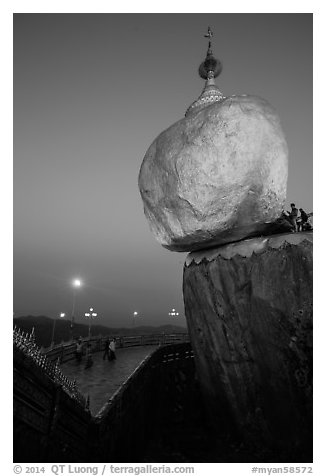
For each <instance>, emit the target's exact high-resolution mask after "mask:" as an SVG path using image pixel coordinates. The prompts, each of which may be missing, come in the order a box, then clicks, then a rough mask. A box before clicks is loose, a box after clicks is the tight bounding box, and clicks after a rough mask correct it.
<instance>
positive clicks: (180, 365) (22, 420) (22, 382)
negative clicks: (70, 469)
mask: <svg viewBox="0 0 326 476" xmlns="http://www.w3.org/2000/svg"><path fill="white" fill-rule="evenodd" d="M56 380H57V374H54V375H53V376H52V374H51V372H47V373H46V372H45V368H43V367H41V366H40V365H38V364H37V363H36V362H35V361H34V360H33V359H32V358H31V357H29V356H27V355H26V354H24V352H23V351H22V350H21V349H18V348H17V347H14V392H13V397H14V425H13V426H14V445H13V446H14V462H15V463H19V462H25V463H26V462H33V463H38V462H132V461H135V462H139V461H143V458H144V457H145V455H146V458H147V461H148V460H149V461H153V459H151V458H152V457H153V454H154V453H155V454H156V453H157V451H159V452H160V460H162V459H161V457H162V456H163V457H166V458H167V459H166V460H165V461H170V458H171V453H170V449H169V448H168V449H165V447H164V445H163V447H162V443H161V442H160V441H158V440H159V439H160V437H161V434H162V431H161V429H162V428H164V427H165V425H166V423H167V421H168V422H169V424H170V425H172V426H173V423H174V422H175V421H177V422H180V421H181V420H182V419H184V418H185V419H187V418H188V416H189V415H190V416H191V417H192V416H193V414H194V413H195V412H198V411H199V413H200V415H202V411H201V410H202V405H201V403H200V398H199V397H198V393H199V392H198V385H196V380H195V366H194V358H193V352H192V350H191V347H190V344H189V343H184V344H174V345H167V346H162V347H159V348H158V349H157V350H156V351H154V352H153V354H151V355H149V356H148V357H147V358H146V359H145V360H144V361H143V362H142V363H141V364H140V365H139V367H138V368H137V369H136V370H135V371H134V372H133V374H132V375H131V376H130V377H129V379H128V380H127V381H126V382H125V384H124V385H123V386H122V387H121V388H120V389H119V391H118V392H117V393H116V394H115V395H114V396H113V397H112V398H111V399H110V400H109V401H108V402H107V403H106V404H105V405H104V406H103V408H102V410H101V412H100V413H99V414H98V415H97V416H96V417H92V416H91V415H90V413H89V412H88V411H87V410H85V405H83V404H82V402H80V401H77V400H76V398H72V397H71V396H70V395H69V394H68V393H67V392H66V391H64V389H63V387H62V386H61V385H59V384H58V383H57V381H56ZM198 400H199V404H198ZM193 409H195V412H194V411H193ZM174 428H175V427H174ZM182 433H183V432H182ZM155 435H156V440H157V441H158V442H157V444H154V447H153V448H151V447H150V448H149V449H148V447H149V446H151V443H152V439H153V436H154V437H155ZM157 435H158V436H157ZM168 436H169V438H168V440H169V442H170V440H171V437H170V435H168ZM176 444H177V446H178V447H180V444H179V443H178V442H177V443H176ZM190 454H191V452H190ZM211 457H214V455H213V456H211ZM154 461H155V460H154Z"/></svg>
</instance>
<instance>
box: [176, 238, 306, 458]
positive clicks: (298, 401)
mask: <svg viewBox="0 0 326 476" xmlns="http://www.w3.org/2000/svg"><path fill="white" fill-rule="evenodd" d="M183 288H184V302H185V311H186V317H187V321H188V329H189V333H190V339H191V343H192V347H193V350H194V353H195V359H196V366H197V371H198V376H199V378H200V381H201V388H202V390H203V393H204V395H205V398H206V402H207V406H208V409H209V410H210V412H211V417H212V419H214V420H215V422H216V425H218V426H219V428H221V426H224V428H225V429H226V431H228V430H229V431H231V432H237V433H238V434H239V435H240V437H242V438H244V440H245V441H247V442H248V440H252V442H253V444H259V445H261V446H265V447H267V448H270V449H273V451H274V454H276V459H275V460H276V461H278V460H279V461H284V460H287V461H311V460H312V233H297V234H285V235H275V236H271V237H262V238H257V239H250V240H245V241H242V242H239V243H235V244H232V245H228V246H224V247H220V248H216V249H211V250H209V251H206V252H196V253H191V254H190V255H189V256H188V257H187V261H186V264H185V267H184V284H183Z"/></svg>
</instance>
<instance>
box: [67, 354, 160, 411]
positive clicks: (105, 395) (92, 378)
mask: <svg viewBox="0 0 326 476" xmlns="http://www.w3.org/2000/svg"><path fill="white" fill-rule="evenodd" d="M155 349H157V346H152V345H150V346H143V347H128V348H125V349H117V351H116V356H117V359H116V360H114V361H110V362H109V361H108V360H107V359H106V360H103V352H97V353H95V354H93V362H94V364H93V366H92V367H90V368H88V369H85V356H84V357H83V360H82V361H81V362H80V363H79V362H77V361H76V360H72V361H70V362H66V363H65V364H63V365H62V366H61V370H62V372H63V373H64V374H65V375H66V376H67V377H68V378H70V379H72V380H73V379H76V380H77V385H78V389H79V391H80V392H81V393H82V394H84V395H86V396H87V395H89V396H90V410H91V412H92V414H93V415H96V414H97V413H98V412H99V410H100V409H101V408H102V406H103V405H104V403H105V402H107V400H108V399H109V398H110V397H112V395H113V394H114V392H116V390H117V389H118V388H119V387H120V386H121V385H122V384H123V382H125V381H126V380H127V378H128V377H129V375H130V374H131V373H132V372H133V371H134V370H135V368H136V367H138V365H139V364H140V363H141V362H142V361H143V360H144V359H145V357H146V356H147V355H149V354H150V353H151V352H153V350H155Z"/></svg>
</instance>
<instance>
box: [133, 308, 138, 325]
mask: <svg viewBox="0 0 326 476" xmlns="http://www.w3.org/2000/svg"><path fill="white" fill-rule="evenodd" d="M137 316H138V312H137V311H134V313H133V320H132V325H133V326H134V325H135V320H136V317H137Z"/></svg>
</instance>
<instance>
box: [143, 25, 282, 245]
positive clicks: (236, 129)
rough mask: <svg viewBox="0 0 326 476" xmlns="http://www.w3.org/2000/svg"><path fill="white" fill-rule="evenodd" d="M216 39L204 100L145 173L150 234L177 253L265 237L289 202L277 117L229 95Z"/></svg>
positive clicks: (162, 142)
mask: <svg viewBox="0 0 326 476" xmlns="http://www.w3.org/2000/svg"><path fill="white" fill-rule="evenodd" d="M212 36H213V32H212V30H211V29H210V28H208V33H207V34H206V35H205V37H207V38H208V50H207V54H206V58H205V60H204V61H203V62H202V63H201V65H200V66H199V75H200V77H201V78H203V79H204V80H205V87H204V89H203V91H202V93H201V95H200V96H199V98H198V99H197V100H195V101H194V102H193V103H192V104H191V105H190V106H189V107H188V109H187V111H186V114H185V117H184V118H183V119H181V120H179V121H178V122H176V123H175V124H173V125H172V126H170V127H169V128H168V129H166V130H165V131H163V132H162V133H161V134H160V135H159V136H158V137H157V138H156V139H155V140H154V142H153V143H152V144H151V146H150V147H149V149H148V151H147V152H146V155H145V157H144V159H143V162H142V165H141V169H140V173H139V189H140V193H141V196H142V200H143V204H144V212H145V215H146V217H147V219H148V222H149V225H150V228H151V230H152V232H153V234H154V235H155V237H156V239H157V240H158V241H159V243H160V244H161V245H162V246H164V247H165V248H167V249H169V250H172V251H193V250H198V249H203V248H204V249H205V248H209V247H212V246H216V245H221V244H226V243H230V242H234V241H239V240H242V239H244V238H247V237H251V236H256V235H262V234H264V233H265V231H266V230H268V229H269V227H270V224H271V223H272V222H274V221H275V220H276V219H277V218H278V217H279V216H280V214H281V212H282V210H283V208H284V203H285V198H286V185H287V175H288V148H287V144H286V140H285V137H284V134H283V131H282V128H281V125H280V120H279V118H278V115H277V113H276V112H275V110H274V109H273V108H272V106H271V105H270V104H269V103H268V102H267V101H265V100H264V99H262V98H259V97H256V96H249V95H238V96H236V95H234V96H230V97H225V96H224V95H223V93H222V92H221V91H220V90H219V88H218V87H217V86H216V84H215V78H217V77H218V76H219V74H220V73H221V71H222V64H221V62H220V61H219V60H218V59H216V58H215V57H214V55H213V52H212V44H211V43H212Z"/></svg>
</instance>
